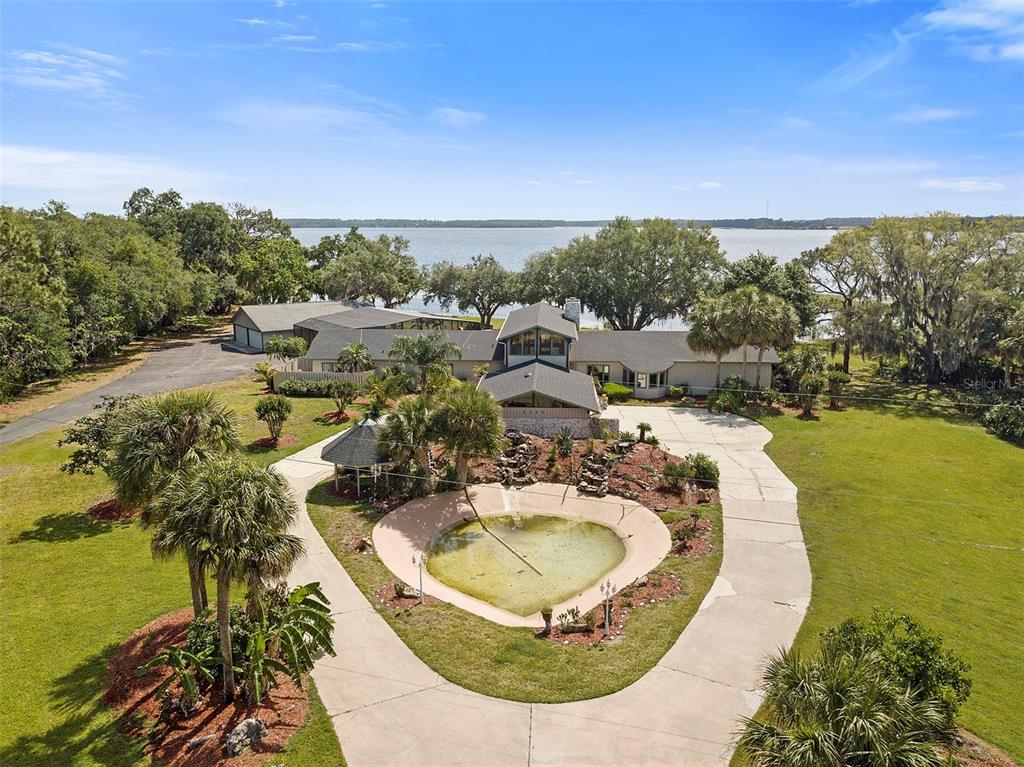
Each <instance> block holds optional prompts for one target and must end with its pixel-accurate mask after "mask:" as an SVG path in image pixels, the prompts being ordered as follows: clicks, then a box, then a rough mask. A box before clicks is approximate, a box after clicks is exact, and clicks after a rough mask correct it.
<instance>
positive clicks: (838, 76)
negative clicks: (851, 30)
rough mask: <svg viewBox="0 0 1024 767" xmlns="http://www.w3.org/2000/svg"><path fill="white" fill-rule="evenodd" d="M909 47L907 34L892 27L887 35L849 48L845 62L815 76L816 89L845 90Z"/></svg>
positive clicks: (899, 56)
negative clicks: (881, 38)
mask: <svg viewBox="0 0 1024 767" xmlns="http://www.w3.org/2000/svg"><path fill="white" fill-rule="evenodd" d="M909 46H910V37H909V36H908V35H906V34H903V33H901V32H898V31H896V30H893V32H892V35H891V37H890V38H887V39H885V40H883V41H881V42H879V43H876V44H875V45H873V46H871V47H869V48H866V49H863V50H856V51H851V52H850V54H849V56H848V57H847V59H846V61H844V62H843V63H842V64H840V65H839V66H837V67H835V68H834V69H832V70H831V71H829V72H827V73H826V74H825V75H824V77H822V78H821V79H819V80H818V81H817V82H816V83H815V84H814V88H815V89H816V90H822V91H847V90H850V89H851V88H853V87H855V86H857V85H860V84H861V83H862V82H864V81H865V80H867V79H868V78H869V77H871V76H872V75H875V74H877V73H879V72H881V71H882V70H883V69H885V68H886V67H888V66H890V65H891V64H893V63H894V62H896V61H899V60H900V59H901V58H903V57H904V56H905V55H906V54H907V52H908V50H909Z"/></svg>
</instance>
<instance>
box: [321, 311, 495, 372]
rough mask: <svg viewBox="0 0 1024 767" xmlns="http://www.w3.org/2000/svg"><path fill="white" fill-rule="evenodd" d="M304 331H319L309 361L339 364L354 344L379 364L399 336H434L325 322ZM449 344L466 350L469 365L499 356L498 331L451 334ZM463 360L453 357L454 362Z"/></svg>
mask: <svg viewBox="0 0 1024 767" xmlns="http://www.w3.org/2000/svg"><path fill="white" fill-rule="evenodd" d="M304 327H308V328H311V329H313V330H316V331H317V334H316V338H314V339H313V343H311V344H310V345H309V351H307V352H306V358H307V359H313V360H336V359H338V353H339V352H341V350H342V349H344V348H345V347H346V346H349V345H351V344H358V343H362V344H366V346H367V348H368V349H369V350H370V357H372V358H373V359H375V360H386V359H390V358H389V357H388V352H389V351H390V350H391V344H392V343H393V342H394V340H395V339H396V338H397V337H398V336H420V335H425V334H428V333H431V332H433V331H430V330H400V329H395V328H391V329H387V328H385V329H370V330H356V329H352V328H341V327H338V326H337V325H333V324H331V323H328V322H324V321H323V320H311V321H310V322H307V323H304ZM445 335H446V336H447V338H448V340H450V341H454V342H455V343H457V344H458V345H459V348H460V349H461V350H462V357H461V359H463V360H465V361H467V362H489V361H491V360H492V359H494V358H495V355H496V354H497V348H498V346H497V338H498V331H496V330H447V331H445ZM456 359H459V358H457V357H453V358H452V361H454V360H456Z"/></svg>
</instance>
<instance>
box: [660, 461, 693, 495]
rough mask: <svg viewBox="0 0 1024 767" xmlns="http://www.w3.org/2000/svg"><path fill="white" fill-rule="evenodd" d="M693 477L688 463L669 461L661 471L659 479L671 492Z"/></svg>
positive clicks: (691, 468)
mask: <svg viewBox="0 0 1024 767" xmlns="http://www.w3.org/2000/svg"><path fill="white" fill-rule="evenodd" d="M691 477H693V467H692V466H691V465H690V463H689V461H685V460H684V461H678V462H677V461H669V462H668V463H666V464H665V465H664V466H663V467H662V469H661V478H662V480H663V481H664V482H665V484H666V485H668V486H669V487H671V488H672V489H673V490H678V489H679V488H680V487H681V486H682V485H683V483H685V482H686V480H688V479H690V478H691Z"/></svg>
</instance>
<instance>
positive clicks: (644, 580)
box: [633, 575, 647, 586]
mask: <svg viewBox="0 0 1024 767" xmlns="http://www.w3.org/2000/svg"><path fill="white" fill-rule="evenodd" d="M633 585H635V586H646V585H647V576H646V575H641V576H640V577H639V578H637V579H636V580H635V581H633Z"/></svg>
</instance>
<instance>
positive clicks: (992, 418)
mask: <svg viewBox="0 0 1024 767" xmlns="http://www.w3.org/2000/svg"><path fill="white" fill-rule="evenodd" d="M981 422H982V423H983V424H985V426H986V427H987V428H989V429H990V430H991V431H993V432H994V433H995V434H998V435H999V436H1000V437H1002V438H1003V439H1006V440H1009V441H1010V442H1016V443H1017V444H1018V445H1024V405H1011V404H1009V403H1001V404H999V405H994V406H993V407H990V408H989V409H988V412H986V413H985V415H983V416H982V417H981Z"/></svg>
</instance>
